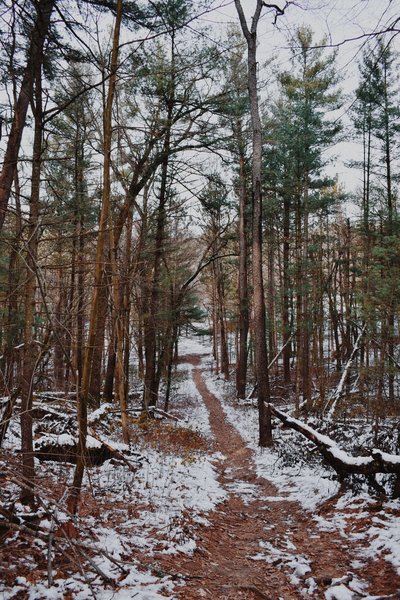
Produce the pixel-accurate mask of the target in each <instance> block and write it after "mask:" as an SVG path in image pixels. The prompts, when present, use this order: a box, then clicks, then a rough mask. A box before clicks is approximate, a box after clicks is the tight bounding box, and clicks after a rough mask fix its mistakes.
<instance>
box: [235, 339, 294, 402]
mask: <svg viewBox="0 0 400 600" xmlns="http://www.w3.org/2000/svg"><path fill="white" fill-rule="evenodd" d="M293 336H294V333H292V334H291V335H290V336H289V337H288V339H287V340H286V342H285V343H284V345H283V346H282V348H281V349H280V350H279V351H278V352H277V354H275V356H274V358H273V359H272V360H271V362H270V363H269V365H268V370H269V369H270V368H271V367H273V366H274V364H275V363H276V361H277V360H278V358H279V357H280V355H281V354H282V352H283V351H284V349H285V348H286V346H287V345H288V344H289V342H290V340H291V339H292V338H293ZM257 385H258V384H257V383H256V384H255V385H254V386H253V389H252V390H251V392H250V394H248V396H247V397H246V400H250V398H252V396H253V394H254V392H255V391H256V389H257Z"/></svg>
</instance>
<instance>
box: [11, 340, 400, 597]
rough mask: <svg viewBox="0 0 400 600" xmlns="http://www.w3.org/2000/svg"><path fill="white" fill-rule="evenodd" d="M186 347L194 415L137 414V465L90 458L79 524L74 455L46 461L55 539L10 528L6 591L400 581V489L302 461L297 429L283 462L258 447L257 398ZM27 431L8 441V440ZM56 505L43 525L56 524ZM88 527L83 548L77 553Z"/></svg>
mask: <svg viewBox="0 0 400 600" xmlns="http://www.w3.org/2000/svg"><path fill="white" fill-rule="evenodd" d="M185 351H186V352H187V353H186V355H185V356H182V357H181V359H180V365H179V366H178V374H177V381H178V383H177V385H176V388H175V400H176V402H174V403H173V407H172V408H171V411H172V412H173V413H174V414H175V415H176V417H177V418H181V419H184V418H185V415H186V421H183V420H181V421H179V423H178V424H176V425H165V424H156V425H149V426H148V425H146V424H140V423H139V422H136V423H135V424H133V425H135V427H134V430H135V433H134V437H135V436H136V437H135V439H134V447H135V448H136V449H138V450H139V452H140V454H141V457H140V458H141V459H143V460H142V462H141V463H140V461H139V463H140V464H138V468H137V472H136V473H134V474H133V473H130V472H127V469H126V467H125V466H124V465H118V464H113V462H112V461H107V463H104V465H102V466H99V467H92V468H91V469H90V473H89V476H88V477H87V478H86V483H85V491H84V496H83V501H82V507H81V514H80V518H79V521H78V522H75V523H74V524H71V521H70V518H69V516H68V515H66V514H65V512H64V511H63V510H62V508H60V503H61V499H62V498H63V497H65V490H66V489H67V487H68V481H70V477H71V474H72V467H71V466H68V465H66V464H63V463H62V464H60V463H51V462H48V463H40V465H41V469H40V473H39V475H38V480H39V485H40V486H41V489H42V491H43V495H42V497H43V498H44V503H45V504H46V501H47V505H46V506H47V507H49V506H53V507H54V506H55V505H56V506H57V510H55V509H54V508H53V509H52V510H53V512H52V522H53V524H54V519H55V523H56V525H57V527H55V530H54V540H55V542H54V543H53V547H52V548H51V549H49V543H48V542H46V543H44V542H43V541H42V540H40V539H38V540H34V541H32V539H29V537H27V533H26V532H24V531H21V530H18V528H14V530H13V531H11V532H10V531H7V530H6V529H5V533H3V535H2V537H1V540H0V544H1V546H0V598H2V599H3V598H4V600H8V599H11V598H21V599H25V598H28V599H29V600H42V599H45V598H51V599H53V598H60V599H61V598H66V599H73V600H75V599H77V600H78V599H79V600H80V599H82V600H84V599H85V598H90V597H95V598H98V599H99V600H111V599H113V600H125V599H126V600H127V599H128V598H129V599H130V598H137V599H138V600H156V599H161V598H165V597H168V598H177V599H181V600H192V599H197V598H208V599H210V600H220V599H221V600H224V599H226V600H231V599H232V600H233V599H238V600H239V599H242V600H244V599H248V600H250V599H255V600H256V599H262V598H268V599H270V600H279V599H282V600H291V599H295V598H315V599H321V600H335V599H336V600H347V599H352V600H356V599H358V598H364V599H369V600H372V599H373V598H377V597H379V598H381V597H388V596H391V595H393V594H397V592H398V591H399V590H400V527H399V524H400V521H399V517H400V504H399V502H398V501H394V500H388V499H387V498H382V497H372V496H370V495H369V494H368V493H367V492H366V490H365V489H362V490H360V491H359V492H358V493H356V492H355V491H354V490H353V491H351V490H350V491H345V490H342V489H340V488H339V485H338V484H337V482H335V481H333V480H332V477H331V474H330V473H329V472H328V471H326V470H324V469H323V467H322V468H321V465H320V463H318V461H317V462H316V466H312V465H311V466H310V467H308V468H307V467H306V466H304V463H302V461H301V460H300V457H301V455H302V454H304V453H305V450H304V447H303V446H302V444H303V442H302V441H301V440H299V439H297V441H296V442H295V443H296V444H297V450H294V453H295V454H296V452H297V456H298V458H297V459H296V460H295V464H292V465H286V466H282V465H281V463H280V457H279V452H278V453H277V450H276V449H275V450H273V451H270V450H261V449H258V448H257V446H256V436H257V427H256V422H257V416H256V410H255V408H254V407H251V406H248V405H246V406H243V405H242V406H241V405H240V403H238V402H237V401H236V400H233V399H232V397H229V394H224V385H223V383H222V382H221V381H220V380H218V379H217V378H216V377H215V376H214V377H213V376H212V375H211V373H210V357H209V355H208V353H207V351H205V349H204V348H202V347H201V345H200V344H199V343H197V342H194V341H190V340H188V341H187V343H186V345H183V346H182V349H181V353H182V352H185ZM274 433H275V435H279V434H278V432H277V431H276V432H274ZM118 435H119V434H116V436H118ZM288 435H290V436H293V434H292V433H291V432H290V433H288ZM288 439H289V438H288ZM290 439H292V438H290ZM16 442H17V440H16V439H14V440H13V439H11V440H9V442H8V448H6V452H11V450H12V448H13V446H15V444H16ZM2 460H3V463H2V464H0V467H1V469H2V472H0V475H1V476H3V478H5V480H6V485H5V486H4V487H3V493H4V497H2V498H1V500H2V501H5V500H8V504H7V502H6V504H7V506H10V503H11V500H12V504H13V508H14V510H15V515H16V516H18V510H19V511H21V512H22V511H23V510H24V509H23V508H22V507H21V506H19V505H18V502H17V501H16V500H15V499H13V494H14V496H15V493H16V490H15V486H14V487H13V483H12V482H11V483H10V482H9V481H10V478H9V477H8V476H7V464H6V460H7V457H4V456H3V457H2ZM272 481H273V483H272ZM50 490H51V492H50ZM52 503H53V504H52ZM48 512H49V511H47V513H46V511H44V512H43V514H42V516H41V522H40V531H42V532H43V531H47V532H48V531H49V529H50V527H51V524H50V523H49V516H48ZM55 513H56V514H55ZM60 523H61V526H60ZM0 526H1V521H0ZM46 528H47V529H46ZM77 530H79V537H78V535H77V533H76V532H77ZM52 531H53V529H52ZM0 533H1V531H0ZM77 537H78V539H79V540H80V541H81V542H83V543H85V544H86V549H85V553H84V554H79V553H78V554H77V552H78V550H79V548H78V546H76V539H77ZM43 539H44V538H43ZM57 540H58V542H59V548H62V549H63V550H62V551H61V552H59V553H58V554H57V552H56V550H57ZM104 549H106V551H107V553H108V557H107V555H106V554H104V553H103V554H102V552H103V550H104ZM96 550H97V551H98V554H96ZM74 553H75V555H74ZM110 555H111V558H112V559H113V560H110ZM49 569H50V570H51V581H50V580H49ZM391 597H400V595H399V596H394V595H393V596H391Z"/></svg>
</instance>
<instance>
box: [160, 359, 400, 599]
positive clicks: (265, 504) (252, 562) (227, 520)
mask: <svg viewBox="0 0 400 600" xmlns="http://www.w3.org/2000/svg"><path fill="white" fill-rule="evenodd" d="M187 360H188V362H191V363H192V364H194V365H198V364H199V362H200V361H199V359H198V358H196V357H194V356H192V357H190V358H189V357H187ZM193 379H194V381H195V384H196V386H197V389H198V390H199V392H200V394H201V395H202V398H203V400H204V403H205V405H206V407H207V409H208V411H209V415H210V425H211V429H212V432H213V435H214V437H215V447H214V449H215V450H216V451H219V452H221V453H222V454H223V455H224V457H225V459H224V460H222V461H221V463H220V465H219V473H220V475H219V481H220V483H221V484H222V485H223V486H224V488H225V489H227V490H229V492H230V494H229V497H228V499H227V500H226V501H225V502H224V503H222V504H220V505H219V506H218V509H217V510H215V511H214V512H213V513H211V514H210V515H207V519H208V521H209V522H210V525H209V526H207V527H205V526H200V525H196V526H195V536H196V541H197V549H196V550H195V552H194V554H193V556H187V555H180V556H171V557H163V558H161V557H160V562H162V563H163V565H164V567H165V568H166V569H167V570H168V571H169V572H175V573H179V574H181V575H183V579H184V580H185V581H186V584H185V586H184V587H181V588H177V595H178V596H179V598H182V599H183V600H191V599H194V598H209V599H210V600H211V599H213V600H225V599H226V600H228V599H229V600H230V599H232V600H233V599H246V598H247V599H257V598H269V599H271V600H278V599H279V598H281V599H282V600H291V599H295V598H317V599H318V598H321V599H323V598H325V591H326V590H327V588H328V587H329V585H330V581H331V579H334V578H340V577H344V576H346V575H347V574H348V573H349V572H352V573H354V574H356V575H357V577H358V578H359V579H360V580H362V581H363V582H364V584H367V585H368V589H366V590H365V592H364V593H365V594H367V593H370V594H372V593H373V594H375V595H384V594H389V593H393V592H394V591H395V590H396V589H399V588H400V578H399V577H398V576H397V574H396V573H395V571H394V570H393V569H392V568H391V566H390V565H389V563H387V562H386V561H384V560H382V559H380V560H377V561H374V562H373V564H369V565H364V567H362V568H359V569H358V570H357V569H355V568H354V564H352V560H353V559H355V558H357V557H356V556H355V553H354V548H353V547H352V546H351V545H350V542H349V540H347V539H346V538H345V537H342V536H341V535H340V532H324V531H320V530H319V529H318V528H317V526H316V523H315V521H314V520H313V518H312V515H310V514H308V513H305V512H304V511H303V510H302V508H301V507H300V506H299V505H298V504H297V503H295V502H289V501H285V500H282V499H281V498H280V497H279V499H278V498H277V501H274V497H276V496H277V490H276V488H275V487H274V486H273V485H272V483H271V482H269V481H266V480H265V479H261V478H258V477H257V475H256V468H255V464H254V462H253V459H252V451H251V450H250V449H249V448H247V447H246V446H245V444H244V442H243V439H242V437H241V436H240V435H239V433H238V432H237V431H236V429H235V428H234V427H233V426H232V425H230V424H229V423H228V422H227V421H226V418H225V415H224V412H223V410H222V407H221V404H220V402H219V400H218V399H217V398H216V397H215V396H214V395H213V394H212V393H211V392H210V391H209V390H208V388H207V386H206V384H205V382H204V379H203V377H202V372H201V370H200V369H199V368H195V369H193ZM260 543H261V545H260ZM262 545H264V548H263V546H262ZM269 545H270V546H269ZM265 546H266V547H265ZM271 546H273V548H274V550H273V552H272V554H271V553H270V556H272V559H271V560H272V562H271V563H270V562H266V560H265V556H268V547H269V548H271ZM259 553H262V554H263V555H264V558H263V559H260V556H259V557H258V559H257V555H259ZM310 578H312V579H310ZM330 590H332V591H333V590H334V588H330ZM335 597H336V596H335V595H331V596H330V598H331V599H332V600H333V599H334V598H335ZM342 597H343V596H340V597H339V596H338V600H339V598H342ZM348 597H349V598H350V597H351V596H348ZM353 597H354V598H357V597H358V598H361V597H363V595H362V596H358V595H355V596H353Z"/></svg>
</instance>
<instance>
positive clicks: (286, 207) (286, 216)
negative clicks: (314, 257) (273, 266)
mask: <svg viewBox="0 0 400 600" xmlns="http://www.w3.org/2000/svg"><path fill="white" fill-rule="evenodd" d="M289 251H290V200H289V198H288V197H287V196H286V195H285V196H284V199H283V297H282V330H283V335H282V341H283V346H284V348H285V349H284V351H283V379H284V382H285V384H286V385H288V384H289V383H290V357H291V347H290V344H289V343H288V340H289V338H290V323H289V297H290V285H291V282H290V273H289V267H290V256H289Z"/></svg>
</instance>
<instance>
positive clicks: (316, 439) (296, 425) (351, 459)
mask: <svg viewBox="0 0 400 600" xmlns="http://www.w3.org/2000/svg"><path fill="white" fill-rule="evenodd" d="M268 408H269V410H270V411H271V413H272V414H273V415H274V416H275V417H277V418H278V419H279V420H280V421H282V423H284V425H286V426H287V427H290V428H291V429H294V430H295V431H298V432H299V433H301V435H303V436H304V437H305V438H307V439H308V440H310V441H311V442H313V443H314V444H315V445H316V446H317V448H318V450H319V451H320V453H321V454H322V456H323V457H324V458H325V460H326V461H327V463H328V464H329V465H330V466H331V467H332V468H333V469H334V470H335V471H336V473H337V474H338V475H339V476H340V477H346V476H348V475H367V476H374V475H376V474H377V473H393V474H396V475H400V456H399V455H397V454H388V453H386V452H382V451H381V450H379V449H378V448H373V449H372V450H371V451H370V452H371V454H370V456H351V455H350V454H348V453H347V452H345V451H344V450H341V449H340V448H339V447H338V445H337V444H336V442H334V441H333V440H332V439H331V438H330V437H328V436H327V435H323V434H322V433H319V432H318V431H316V430H315V429H313V428H312V427H310V426H309V425H307V424H306V423H302V422H301V421H299V420H298V419H295V418H294V417H291V416H289V415H287V414H285V413H284V412H282V411H280V410H279V409H277V408H276V407H275V406H272V405H271V404H269V405H268Z"/></svg>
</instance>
